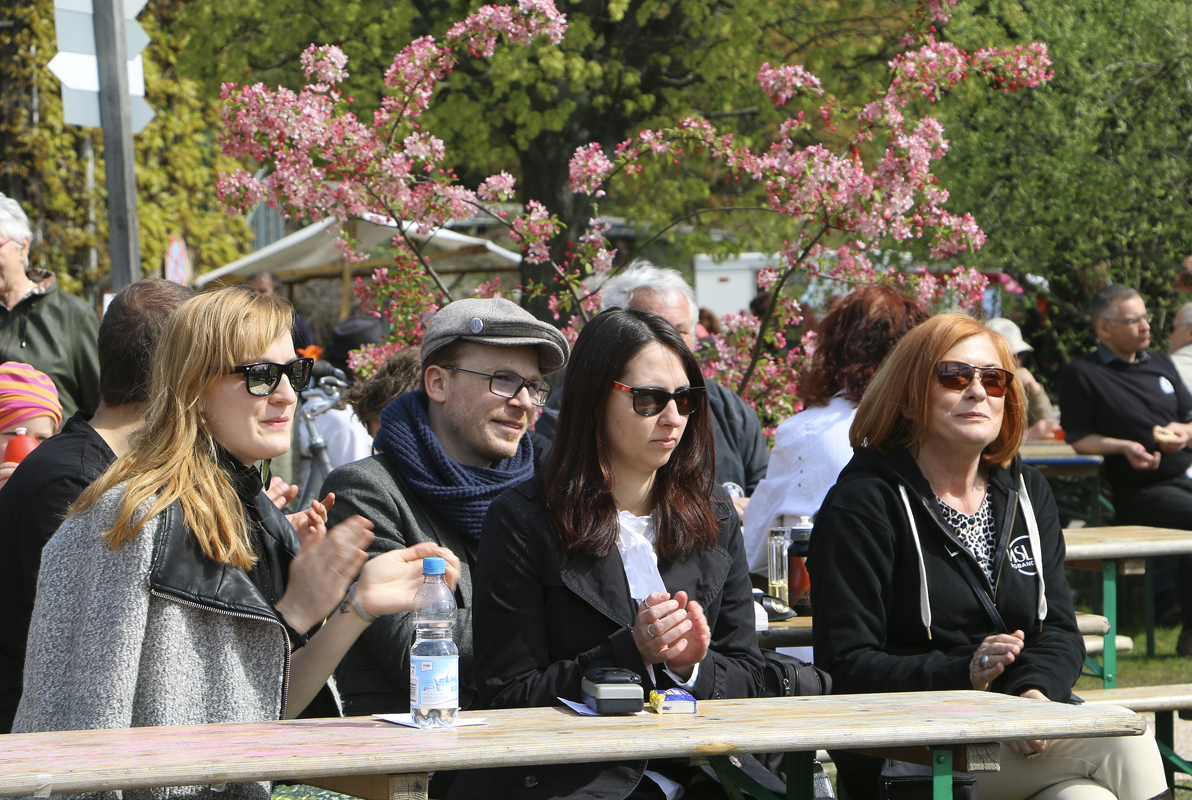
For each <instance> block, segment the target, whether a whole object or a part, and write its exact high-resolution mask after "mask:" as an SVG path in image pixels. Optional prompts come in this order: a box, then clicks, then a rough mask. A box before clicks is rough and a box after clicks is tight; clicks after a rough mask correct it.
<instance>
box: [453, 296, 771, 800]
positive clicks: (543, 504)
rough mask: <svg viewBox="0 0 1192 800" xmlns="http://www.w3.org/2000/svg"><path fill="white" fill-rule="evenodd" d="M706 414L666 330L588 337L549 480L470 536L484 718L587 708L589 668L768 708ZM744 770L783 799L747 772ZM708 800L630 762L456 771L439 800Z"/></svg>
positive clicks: (575, 359)
mask: <svg viewBox="0 0 1192 800" xmlns="http://www.w3.org/2000/svg"><path fill="white" fill-rule="evenodd" d="M705 400H706V398H705V397H704V379H703V377H702V375H701V374H700V369H699V365H698V364H697V363H696V361H695V358H694V356H692V354H691V351H690V350H688V349H687V346H686V345H685V344H684V343H683V340H682V338H681V337H680V336H679V334H678V333H677V332H676V331H675V329H674V328H673V327H671V325H670V323H668V322H667V321H666V320H664V319H663V318H662V317H660V316H657V315H656V314H652V313H650V312H648V311H642V310H640V309H628V310H622V309H610V310H608V311H605V312H604V313H602V314H600V315H599V316H598V317H596V318H595V319H594V320H592V321H591V322H589V323H588V324H587V325H586V326H585V327H584V329H583V331H582V332H581V333H580V335H579V339H578V340H577V341H576V344H575V348H574V349H573V350H572V361H571V366H570V368H569V369H568V370H567V377H566V385H565V386H564V392H563V405H562V408H561V410H560V415H559V424H558V428H557V429H556V433H555V439H554V446H553V447H552V449H551V453H550V458H549V460H548V462H547V465H546V469H545V471H544V473H543V475H542V476H541V477H540V478H537V479H534V480H531V481H528V482H527V483H524V484H522V485H521V486H518V487H515V488H514V489H512V490H510V491H509V492H506V493H505V494H504V495H502V496H501V497H500V498H498V499H497V500H496V502H494V503H493V505H492V506H491V507H490V509H489V512H488V517H487V518H486V519H485V522H484V528H483V530H482V532H481V537H480V555H479V558H477V571H476V576H475V584H474V586H475V593H474V604H473V606H474V608H475V612H474V614H475V616H474V620H473V626H474V637H475V650H476V664H477V667H476V684H477V690H478V692H479V700H478V704H479V705H480V706H481V707H488V708H514V707H532V706H553V705H558V704H559V700H558V698H563V699H566V700H571V701H579V702H582V696H581V689H580V681H581V678H582V676H583V674H584V671H585V670H586V669H589V668H593V667H621V668H624V669H628V670H631V671H633V672H635V673H637V674H638V675H640V676H641V682H642V686H643V688H644V689H645V690H646V692H647V693H648V692H649V690H650V689H652V688H670V687H675V686H680V687H683V688H685V689H686V690H687V691H689V692H690V693H691V694H692V695H694V696H695V697H696V699H697V700H706V699H719V698H725V697H755V696H758V695H760V694H761V692H762V664H763V662H762V657H761V653H760V651H759V650H758V646H757V638H756V634H755V633H754V613H753V601H752V598H751V591H750V586H749V576H748V568H747V565H746V561H745V552H744V548H743V545H742V538H741V533H740V522H739V520H738V517H737V514H736V511H735V510H734V509H733V505H732V501H731V500H730V498H729V497H728V494H727V493H726V492H725V491H724V489H723V488H721V487H720V486H718V485H716V484H715V482H714V481H713V476H712V465H713V463H714V454H713V442H712V429H711V422H710V419H709V416H708V408H707V403H706V402H705ZM742 762H743V763H744V764H745V765H746V766H745V769H746V771H747V772H749V773H750V774H751V775H752V776H753V777H754V778H755V779H756V780H758V781H759V782H762V783H763V784H764V785H767V786H768V787H771V790H772V791H776V792H779V793H782V792H783V791H784V790H783V788H782V784H781V783H780V782H778V780H777V779H776V778H775V777H774V776H773V775H771V774H769V773H768V772H766V771H765V770H764V768H762V767H761V765H760V764H758V763H757V762H756V761H753V760H752V759H749V758H743V759H742ZM643 776H644V777H643ZM527 788H532V791H530V792H527V791H526V789H527ZM712 790H714V791H715V793H718V794H719V796H723V794H722V792H723V790H722V789H721V788H720V787H719V786H718V785H717V784H716V783H715V782H714V780H713V779H712V778H710V777H709V776H708V775H707V774H705V772H704V771H702V770H700V769H695V768H692V767H690V766H689V765H687V764H686V763H680V762H672V761H666V760H662V761H658V760H653V761H650V762H649V763H646V762H645V761H641V760H638V761H626V762H617V763H609V762H604V763H588V764H571V765H562V766H539V767H532V768H518V769H507V770H484V771H477V772H466V773H462V774H461V776H460V778H459V779H458V780H457V781H456V784H455V786H454V787H453V788H452V791H451V794H450V797H452V798H456V797H472V796H476V797H505V796H512V795H514V794H516V795H517V796H519V797H528V798H533V797H543V798H546V797H551V798H564V797H580V796H582V797H592V796H603V797H606V798H609V800H617V799H618V798H625V797H634V798H668V800H669V799H670V798H674V797H677V796H678V795H679V794H680V793H681V792H685V794H684V795H683V796H684V797H687V798H689V799H690V798H693V797H701V796H703V793H704V792H706V791H712Z"/></svg>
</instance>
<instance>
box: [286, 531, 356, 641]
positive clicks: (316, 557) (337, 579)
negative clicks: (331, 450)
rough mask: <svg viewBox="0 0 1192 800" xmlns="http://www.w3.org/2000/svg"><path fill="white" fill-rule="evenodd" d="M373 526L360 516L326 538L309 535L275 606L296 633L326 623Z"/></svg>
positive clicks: (324, 536) (326, 535)
mask: <svg viewBox="0 0 1192 800" xmlns="http://www.w3.org/2000/svg"><path fill="white" fill-rule="evenodd" d="M372 527H373V526H372V523H371V522H369V521H368V520H366V519H365V518H364V517H362V516H360V515H359V514H357V515H355V516H351V517H348V518H347V519H346V520H344V521H343V522H341V523H339V524H338V525H336V526H335V527H334V528H332V529H331V530H329V531H327V532H326V534H325V535H322V534H319V533H318V532H313V533H312V532H309V531H308V538H306V539H304V540H303V542H302V549H301V550H299V551H298V555H297V556H295V557H294V560H293V561H292V562H291V563H290V579H289V584H288V585H287V587H286V593H285V595H284V596H283V597H282V598H281V600H279V601H278V602H277V605H276V606H275V607H276V608H277V610H278V611H279V612H280V613H281V615H282V616H283V617H284V618H285V620H286V622H288V623H289V624H290V626H291V627H293V628H294V629H295V630H298V631H305V630H308V629H309V628H311V627H313V626H314V625H315V623H317V622H319V621H320V620H323V619H326V618H327V615H328V614H330V613H331V611H332V609H334V608H335V606H336V605H338V604H339V602H340V600H342V599H343V596H344V595H345V594H346V593H347V591H348V586H350V585H351V583H352V581H353V580H355V578H356V575H357V574H358V573H359V572H360V569H361V567H363V566H364V562H365V561H367V560H368V554H367V553H366V552H365V548H367V547H368V545H369V544H370V543H371V542H372V540H373V533H372Z"/></svg>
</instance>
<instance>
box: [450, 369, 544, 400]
mask: <svg viewBox="0 0 1192 800" xmlns="http://www.w3.org/2000/svg"><path fill="white" fill-rule="evenodd" d="M444 369H451V370H455V371H456V372H466V373H468V374H469V375H480V376H481V377H484V378H488V390H489V391H490V392H492V393H493V394H495V395H496V396H497V397H508V398H513V397H517V395H518V393H519V392H520V391H521V390H522V389H529V390H530V402H531V403H533V404H534V405H536V406H544V405H546V401H547V400H549V399H550V384H549V383H547V382H546V381H543V380H533V381H528V380H526V379H525V378H523V377H522V376H521V375H518V374H517V373H516V372H478V371H476V370H474V369H464V368H463V367H444Z"/></svg>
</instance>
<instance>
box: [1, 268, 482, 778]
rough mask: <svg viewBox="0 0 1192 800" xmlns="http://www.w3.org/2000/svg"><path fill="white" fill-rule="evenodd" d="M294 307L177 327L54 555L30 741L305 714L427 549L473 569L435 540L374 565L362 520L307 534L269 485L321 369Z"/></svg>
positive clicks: (30, 698)
mask: <svg viewBox="0 0 1192 800" xmlns="http://www.w3.org/2000/svg"><path fill="white" fill-rule="evenodd" d="M291 314H292V312H291V310H290V307H289V305H288V304H287V303H286V302H285V301H284V300H281V299H278V298H271V297H265V296H262V295H256V294H253V293H252V292H249V291H246V290H244V289H239V288H235V289H226V290H223V291H219V292H212V293H209V294H203V295H199V296H197V297H193V298H191V299H190V300H187V301H186V302H184V303H183V304H182V305H181V306H179V307H178V309H177V311H175V312H174V314H173V315H172V316H171V318H170V320H169V322H168V323H167V325H166V328H165V330H164V331H163V332H162V335H161V339H160V341H159V343H158V347H157V351H156V354H155V356H154V363H153V373H152V385H151V389H150V397H151V401H150V407H149V411H148V414H147V416H146V421H145V425H144V427H143V428H142V430H141V432H140V433H139V434H138V436H137V438H136V440H135V442H134V443H133V445H132V447H131V448H130V450H129V451H128V452H127V453H126V454H124V455H123V456H121V457H120V458H119V459H117V460H116V461H115V462H114V463H113V464H112V466H111V467H109V468H108V470H107V471H106V472H105V473H104V474H103V475H102V476H101V477H100V478H99V480H98V481H96V482H95V483H94V484H92V485H91V486H90V487H89V488H88V489H87V490H86V491H85V492H84V493H83V494H82V495H81V496H80V497H79V499H78V501H77V502H76V504H75V505H74V506H73V507H72V509H71V511H72V515H71V516H70V517H69V518H68V519H67V520H66V522H65V523H63V525H62V527H61V528H60V529H59V530H58V532H57V533H56V534H55V535H54V537H53V539H52V540H51V541H50V543H49V544H48V545H47V546H46V548H45V550H44V552H43V554H42V561H41V572H40V574H39V576H38V583H37V600H36V603H35V605H34V609H33V620H32V624H31V627H30V632H29V640H28V642H29V643H28V652H27V657H26V664H25V685H24V691H23V694H22V698H21V703H20V706H19V708H18V709H17V715H16V721H15V725H14V730H15V731H17V732H29V731H45V730H74V729H92V728H127V727H141V726H150V725H189V724H197V723H205V722H256V721H262V720H269V719H278V718H279V717H283V716H290V717H293V716H296V715H297V714H298V713H299V712H300V711H302V710H303V708H304V707H305V706H306V705H307V703H309V702H310V700H311V699H312V698H313V697H314V695H315V694H316V692H317V691H318V690H319V689H320V687H322V686H323V685H324V684H325V682H326V680H327V678H328V676H329V675H330V674H331V671H332V670H333V669H334V668H335V665H336V664H337V663H338V661H339V659H340V658H341V657H342V656H343V654H344V653H345V652H346V650H347V648H348V647H349V646H350V645H351V644H352V643H353V642H354V641H355V639H356V638H357V637H358V636H359V635H360V634H361V633H362V632H363V631H364V630H365V628H366V627H367V626H368V624H369V623H370V622H371V621H372V620H373V619H375V617H376V616H377V615H381V614H392V613H396V612H398V611H402V610H407V609H408V608H409V605H410V601H411V600H412V599H413V593H414V592H415V591H416V590H417V588H418V586H419V585H421V582H422V576H421V572H422V569H421V564H420V561H421V559H422V558H423V557H425V556H430V555H436V556H443V557H445V558H447V560H448V563H449V564H450V565H451V566H450V567H449V573H448V574H449V578H448V580H449V582H452V583H453V582H454V578H455V577H456V576H458V567H459V562H458V559H456V558H455V557H454V556H453V555H452V554H451V553H450V552H449V551H446V550H443V549H442V548H440V547H438V546H436V545H434V544H431V543H426V544H422V545H419V546H418V547H416V548H411V549H409V550H403V551H392V552H390V553H386V554H385V555H382V556H379V557H377V558H374V559H372V560H370V561H368V560H367V554H366V552H365V548H366V547H367V545H368V543H369V541H370V540H371V538H372V532H371V527H372V526H371V524H370V523H369V522H368V521H367V520H365V519H364V518H362V517H352V518H350V519H348V520H347V521H345V522H343V523H341V524H340V525H337V526H335V527H334V528H332V529H331V530H330V531H326V530H325V529H324V526H323V525H322V524H321V521H314V520H312V521H313V522H316V524H312V525H304V526H303V527H304V530H303V535H302V537H301V539H300V537H299V535H298V534H297V532H296V531H295V529H294V528H293V527H292V526H291V523H290V521H289V520H288V519H287V518H286V517H284V516H282V514H281V512H280V511H279V510H278V509H277V507H276V506H275V505H274V504H273V502H272V501H271V500H270V499H269V498H268V497H267V496H266V495H265V494H264V492H263V491H262V483H261V475H260V473H259V472H258V470H257V467H256V463H257V462H258V461H262V460H268V459H270V458H274V457H276V456H279V455H281V454H282V453H284V452H286V450H287V449H288V448H289V446H290V423H291V421H292V419H293V416H294V409H295V405H296V402H297V399H298V395H297V393H298V392H299V391H301V390H302V389H303V388H305V386H306V382H307V380H308V379H309V378H310V366H311V365H310V360H309V359H299V358H296V357H295V353H294V346H293V342H292V340H291V336H290V328H291V324H292V321H291ZM337 606H338V610H337ZM324 620H326V622H325V623H324ZM308 639H309V642H308ZM304 645H305V646H304ZM151 794H152V795H153V796H164V795H165V794H168V795H169V796H170V797H192V796H193V797H197V796H210V794H211V790H210V788H209V787H206V786H192V787H177V788H172V789H169V790H168V792H167V791H166V790H161V791H160V792H159V791H155V792H153V793H151ZM269 794H270V785H269V784H268V783H247V784H233V785H230V786H228V787H227V792H226V793H225V794H223V795H220V797H231V798H255V799H256V800H267V798H268V797H269Z"/></svg>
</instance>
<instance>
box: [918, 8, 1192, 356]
mask: <svg viewBox="0 0 1192 800" xmlns="http://www.w3.org/2000/svg"><path fill="white" fill-rule="evenodd" d="M946 34H947V37H948V38H950V39H952V40H953V41H955V42H956V43H957V44H959V45H960V46H962V47H966V48H969V49H973V48H977V47H981V46H984V45H985V44H988V43H992V42H994V41H1005V40H1006V39H1011V40H1021V41H1027V40H1039V41H1043V42H1045V43H1047V45H1048V46H1049V47H1050V51H1051V58H1052V59H1053V61H1054V62H1055V64H1054V69H1055V78H1054V80H1052V81H1051V83H1050V84H1049V85H1048V86H1047V87H1046V88H1043V89H1038V90H1035V91H1032V92H1024V93H1021V94H1019V95H1017V96H1014V97H1009V98H997V97H980V96H977V95H976V94H973V95H972V96H969V97H968V98H967V100H968V102H967V103H960V104H952V105H950V106H949V107H948V108H947V109H946V110H944V113H943V117H942V121H943V123H944V126H945V128H946V129H947V132H948V136H949V138H950V139H951V140H952V148H951V151H950V152H949V154H948V156H947V158H945V159H944V161H943V162H942V163H941V166H940V168H939V174H940V178H941V180H942V181H944V182H945V184H946V185H948V186H949V187H950V188H951V189H952V190H953V197H952V200H951V201H950V202H949V206H950V207H951V208H953V209H954V210H955V211H956V212H957V213H960V212H964V211H968V212H970V213H972V214H973V215H974V216H975V217H976V218H977V219H978V221H979V222H980V223H981V225H982V227H983V228H984V229H985V231H986V233H987V234H988V235H989V241H988V242H987V243H986V245H985V247H984V248H983V249H982V250H981V251H980V252H979V253H977V254H975V256H974V257H973V259H972V261H973V262H974V263H976V264H978V265H981V266H987V267H1000V268H1003V269H1004V270H1005V271H1006V272H1008V273H1010V274H1011V275H1012V276H1013V277H1015V278H1016V279H1018V280H1019V282H1021V283H1023V284H1024V285H1025V286H1026V287H1027V289H1028V293H1029V292H1030V291H1031V289H1030V284H1029V283H1028V282H1027V281H1026V280H1025V275H1026V274H1028V273H1029V274H1034V275H1040V276H1043V277H1045V278H1047V280H1048V282H1049V284H1050V288H1051V294H1050V296H1049V298H1048V304H1049V323H1048V325H1047V329H1046V331H1045V333H1044V334H1043V335H1041V336H1040V337H1039V340H1038V341H1037V342H1036V347H1037V348H1042V352H1041V353H1037V354H1036V356H1037V357H1039V358H1041V359H1042V360H1044V361H1051V362H1052V363H1053V365H1055V366H1058V365H1059V364H1062V363H1066V362H1067V361H1068V360H1070V359H1071V358H1072V357H1073V356H1075V355H1079V354H1080V353H1081V352H1085V351H1086V350H1087V348H1088V347H1090V346H1091V345H1092V344H1093V343H1094V338H1093V334H1092V332H1091V330H1090V326H1089V325H1088V323H1087V321H1086V317H1085V313H1084V305H1085V302H1086V301H1087V299H1088V297H1089V296H1090V295H1091V294H1092V293H1093V292H1094V291H1096V290H1097V289H1098V288H1099V287H1100V286H1102V285H1103V284H1104V283H1105V282H1106V281H1109V280H1112V281H1115V282H1118V283H1125V284H1128V285H1130V286H1133V287H1134V288H1136V289H1138V290H1139V292H1140V293H1141V294H1142V295H1143V297H1144V298H1145V299H1146V301H1147V303H1148V306H1149V308H1150V309H1151V310H1152V311H1153V312H1157V313H1162V312H1166V317H1167V320H1168V321H1170V319H1171V313H1172V312H1173V311H1174V310H1175V309H1177V308H1178V307H1179V305H1180V304H1182V303H1183V302H1186V301H1187V300H1189V299H1192V296H1189V295H1188V294H1186V293H1185V292H1182V291H1176V289H1175V287H1176V284H1177V282H1180V283H1184V282H1186V281H1187V276H1186V272H1185V266H1184V264H1185V259H1186V258H1187V257H1188V256H1189V255H1192V207H1190V205H1189V180H1190V178H1192V160H1190V156H1192V75H1190V74H1189V59H1190V58H1192V51H1190V49H1189V42H1190V41H1192V6H1190V5H1189V4H1188V3H1187V2H1184V0H1069V1H1068V2H1063V3H1053V2H1036V1H1035V0H1024V1H1022V2H999V1H998V0H991V2H988V3H986V4H984V5H979V6H975V7H973V8H971V9H964V8H961V9H960V10H959V13H958V14H957V15H956V17H955V18H954V19H953V20H952V22H951V23H949V25H948V26H947V30H946ZM1181 276H1183V277H1182V278H1181ZM1028 297H1029V295H1028ZM1030 299H1032V300H1033V298H1030ZM1166 327H1169V326H1166ZM1155 328H1156V330H1155V333H1156V334H1157V338H1159V339H1160V341H1161V342H1162V341H1165V340H1166V331H1165V330H1164V331H1162V332H1161V331H1160V330H1159V326H1158V325H1157V324H1156V325H1155Z"/></svg>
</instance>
